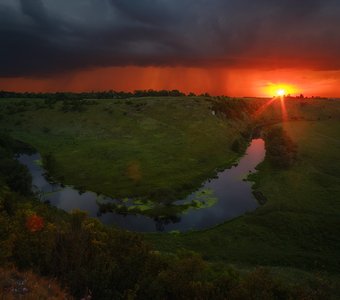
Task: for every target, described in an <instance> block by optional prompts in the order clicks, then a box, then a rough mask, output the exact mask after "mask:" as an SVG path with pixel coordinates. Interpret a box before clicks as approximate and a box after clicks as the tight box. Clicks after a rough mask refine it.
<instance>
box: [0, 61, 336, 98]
mask: <svg viewBox="0 0 340 300" xmlns="http://www.w3.org/2000/svg"><path fill="white" fill-rule="evenodd" d="M279 88H282V89H284V90H285V91H286V93H287V94H292V95H299V94H304V95H305V96H325V97H336V96H340V72H339V71H310V70H253V69H252V70H248V69H219V68H207V69H204V68H186V67H110V68H97V69H92V70H83V71H78V72H73V73H68V74H63V75H56V76H50V77H44V78H0V89H2V90H11V91H32V92H54V91H75V92H80V91H92V90H96V91H100V90H110V89H112V90H124V91H133V90H136V89H156V90H159V89H178V90H181V91H183V92H187V93H188V92H195V93H205V92H208V93H211V94H212V95H229V96H241V97H243V96H259V97H272V96H275V95H276V91H277V90H278V89H279Z"/></svg>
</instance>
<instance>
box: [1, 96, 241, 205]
mask: <svg viewBox="0 0 340 300" xmlns="http://www.w3.org/2000/svg"><path fill="white" fill-rule="evenodd" d="M32 101H33V102H32ZM16 102H20V100H16V101H15V100H12V99H10V100H2V101H0V103H1V104H0V107H2V111H3V117H2V122H1V121H0V122H1V123H0V124H1V127H2V128H3V129H7V130H9V131H10V132H11V135H12V136H14V137H15V138H18V139H20V140H22V141H25V142H28V143H29V144H31V145H33V146H34V147H35V148H36V149H37V150H38V151H39V152H40V153H42V154H43V155H46V154H48V153H52V154H53V157H54V159H55V166H54V167H53V170H50V171H51V173H52V176H53V177H54V178H56V179H58V180H60V181H62V182H63V183H66V184H71V185H74V186H77V187H80V188H81V189H85V190H90V191H94V192H98V193H102V194H105V195H108V196H112V197H127V196H149V197H150V196H151V197H153V198H155V199H157V200H158V199H161V200H163V199H164V198H167V199H165V200H172V199H178V198H179V197H182V196H185V195H186V194H187V193H188V192H190V191H192V190H195V189H196V188H197V187H198V186H199V185H200V184H201V183H202V182H203V181H204V180H205V179H206V178H207V177H209V176H211V175H213V174H214V172H215V170H216V168H217V167H220V168H223V167H226V166H228V165H230V164H231V163H232V162H233V161H235V159H236V158H237V157H238V155H237V154H235V153H234V152H232V151H231V149H230V145H231V144H232V142H233V140H234V138H235V137H238V136H239V132H240V131H241V130H242V129H243V127H244V124H243V123H236V122H232V123H231V122H224V121H223V120H221V119H219V118H217V117H216V116H214V115H212V111H211V109H210V106H211V103H210V102H209V101H207V100H206V99H203V98H196V99H190V98H164V99H162V98H161V99H154V98H150V99H149V98H143V99H130V100H99V101H98V104H97V105H89V106H86V110H85V111H83V112H63V111H62V110H61V109H62V104H61V103H57V104H55V105H54V108H53V109H51V108H47V107H44V102H43V101H42V100H28V101H26V102H27V103H28V104H27V106H24V109H25V111H23V112H17V113H13V114H10V115H9V114H8V113H7V112H6V107H7V106H8V105H11V104H10V103H16ZM13 105H15V104H13ZM39 105H40V106H42V108H39V109H36V107H39ZM7 110H8V108H7Z"/></svg>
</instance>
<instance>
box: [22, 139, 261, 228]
mask: <svg viewBox="0 0 340 300" xmlns="http://www.w3.org/2000/svg"><path fill="white" fill-rule="evenodd" d="M264 157H265V145H264V141H263V139H253V140H252V142H251V143H250V145H249V147H248V149H247V151H246V154H245V155H244V156H243V157H242V158H241V159H240V161H239V163H238V165H237V166H233V167H231V168H230V169H226V170H224V171H222V172H219V173H218V174H217V177H216V178H213V179H210V180H207V181H206V182H205V183H203V185H202V187H201V188H200V189H199V190H198V191H196V192H195V193H192V194H191V195H188V196H187V197H186V198H185V199H180V200H178V201H176V202H174V203H172V205H181V204H183V203H189V202H191V201H192V200H193V199H196V198H197V195H198V194H201V195H202V193H203V194H205V193H207V191H208V194H209V197H210V198H214V199H215V202H214V203H215V204H214V205H211V206H209V207H206V208H200V209H197V208H190V209H188V210H186V211H185V212H183V213H181V214H179V215H176V216H173V217H172V218H170V219H169V218H162V217H159V218H150V217H147V216H144V215H141V214H137V215H130V214H127V215H122V214H119V213H112V212H110V213H105V214H99V207H98V203H97V201H98V200H99V199H100V200H101V201H102V202H108V203H110V202H112V203H117V202H119V203H121V199H112V198H108V197H100V196H98V195H97V194H95V193H93V192H85V193H80V192H79V191H78V190H76V189H74V188H73V187H70V186H66V187H64V186H61V185H60V184H52V183H50V182H49V181H48V180H47V179H46V178H45V176H44V174H45V170H44V169H43V168H42V167H41V165H40V164H39V163H37V162H39V161H40V160H41V156H40V154H39V153H35V154H33V155H27V154H22V155H20V156H19V157H18V160H19V161H20V162H21V163H22V164H24V165H25V166H27V168H28V169H29V171H30V173H31V175H32V178H33V182H32V183H33V190H34V191H36V192H39V195H40V198H41V200H42V201H46V200H48V201H49V202H50V204H51V205H54V206H56V207H58V208H60V209H63V210H65V211H68V212H70V211H72V210H74V209H80V210H83V211H86V212H87V213H88V215H89V216H91V217H96V218H98V219H100V220H101V221H102V222H103V223H104V224H108V225H110V224H113V225H116V226H118V227H121V228H125V229H128V230H132V231H139V232H155V231H166V232H168V231H174V230H178V231H188V230H202V229H206V228H209V227H213V226H215V225H217V224H220V223H223V222H224V221H227V220H230V219H233V218H236V217H238V216H240V215H243V214H244V213H246V212H250V211H253V210H255V209H256V208H257V207H258V206H259V204H258V202H257V201H256V199H255V197H254V195H253V194H252V183H251V182H249V181H244V179H245V178H246V177H247V176H248V175H249V173H250V172H255V171H256V169H255V168H256V166H257V165H258V164H259V163H261V162H262V161H263V159H264Z"/></svg>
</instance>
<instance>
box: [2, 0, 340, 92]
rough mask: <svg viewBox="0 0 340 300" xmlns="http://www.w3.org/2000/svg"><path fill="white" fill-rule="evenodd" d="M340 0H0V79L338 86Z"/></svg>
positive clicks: (129, 85)
mask: <svg viewBox="0 0 340 300" xmlns="http://www.w3.org/2000/svg"><path fill="white" fill-rule="evenodd" d="M339 16H340V1H338V0H299V1H297V0H223V1H222V0H171V1H169V0H168V1H167V0H144V1H143V0H58V1H55V0H21V1H20V0H0V40H1V47H0V89H2V90H13V91H36V92H37V91H90V90H109V89H113V90H126V91H127V90H129V91H132V90H135V89H179V90H182V91H184V92H190V91H193V92H195V93H202V92H209V93H211V94H214V95H217V94H225V95H230V96H272V95H271V94H272V93H273V90H275V89H276V88H277V87H280V86H284V87H286V89H287V90H289V92H290V93H292V94H300V93H303V94H305V95H307V96H312V95H314V96H329V97H332V96H334V97H335V96H340V29H339V28H340V17H339Z"/></svg>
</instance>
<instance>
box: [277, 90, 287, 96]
mask: <svg viewBox="0 0 340 300" xmlns="http://www.w3.org/2000/svg"><path fill="white" fill-rule="evenodd" d="M276 95H278V96H284V95H286V91H285V90H284V89H279V90H277V91H276Z"/></svg>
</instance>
